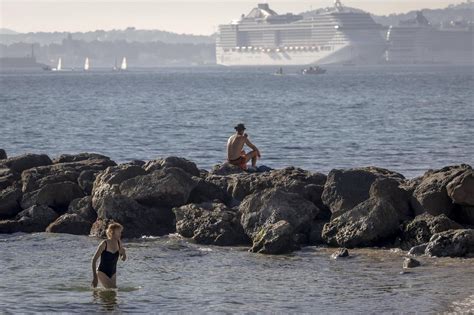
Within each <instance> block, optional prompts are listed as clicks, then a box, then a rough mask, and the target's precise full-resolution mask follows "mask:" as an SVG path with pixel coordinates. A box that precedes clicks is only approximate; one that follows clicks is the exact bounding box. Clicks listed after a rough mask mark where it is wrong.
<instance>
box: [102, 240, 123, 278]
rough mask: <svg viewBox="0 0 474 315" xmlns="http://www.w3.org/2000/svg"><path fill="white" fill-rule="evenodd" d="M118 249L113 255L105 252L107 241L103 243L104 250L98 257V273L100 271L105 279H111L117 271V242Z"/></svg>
mask: <svg viewBox="0 0 474 315" xmlns="http://www.w3.org/2000/svg"><path fill="white" fill-rule="evenodd" d="M118 246H119V249H118V250H117V251H116V252H115V253H111V252H109V251H107V241H105V249H104V251H103V252H102V254H101V255H100V264H99V269H97V270H99V271H102V272H103V273H105V274H106V275H107V277H109V278H112V277H113V275H114V274H115V272H116V271H117V261H118V258H119V256H120V254H119V252H120V241H119V242H118Z"/></svg>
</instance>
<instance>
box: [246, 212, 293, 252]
mask: <svg viewBox="0 0 474 315" xmlns="http://www.w3.org/2000/svg"><path fill="white" fill-rule="evenodd" d="M296 249H298V246H297V244H296V242H295V233H294V229H293V227H292V226H291V224H290V223H288V222H287V221H285V220H280V221H278V222H275V223H271V224H268V225H266V226H264V227H263V228H261V229H260V230H259V232H258V233H257V234H255V236H254V239H253V245H252V248H251V249H250V251H251V252H254V253H260V254H271V255H279V254H286V253H290V252H292V251H294V250H296Z"/></svg>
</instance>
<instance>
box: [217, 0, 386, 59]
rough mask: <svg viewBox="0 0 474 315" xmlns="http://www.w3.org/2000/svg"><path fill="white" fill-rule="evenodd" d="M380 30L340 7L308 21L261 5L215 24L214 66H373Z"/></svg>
mask: <svg viewBox="0 0 474 315" xmlns="http://www.w3.org/2000/svg"><path fill="white" fill-rule="evenodd" d="M385 32H386V29H385V28H384V27H383V26H382V25H380V24H377V23H375V21H374V20H373V19H372V17H371V16H370V14H368V13H364V12H360V11H354V10H351V9H347V8H345V7H343V5H342V4H341V2H340V0H336V1H335V5H334V8H332V9H329V10H327V11H324V12H320V13H317V14H314V15H312V16H310V17H303V16H301V15H294V14H291V13H287V14H283V15H280V14H277V13H276V12H275V11H273V10H272V9H271V8H270V6H269V5H268V4H266V3H264V4H258V6H257V7H256V8H254V9H253V10H251V11H250V13H249V14H247V15H242V16H241V18H240V19H239V20H236V21H232V22H231V23H230V24H225V25H220V26H219V30H218V36H217V40H216V62H217V64H220V65H226V66H252V65H279V66H283V65H310V64H344V63H358V64H361V63H363V64H371V63H372V64H373V63H375V64H376V63H380V62H382V61H383V55H384V52H385V49H386V42H385V38H384V35H385Z"/></svg>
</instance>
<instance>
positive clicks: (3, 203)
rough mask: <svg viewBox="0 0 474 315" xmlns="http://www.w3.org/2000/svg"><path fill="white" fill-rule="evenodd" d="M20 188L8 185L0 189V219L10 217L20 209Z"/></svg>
mask: <svg viewBox="0 0 474 315" xmlns="http://www.w3.org/2000/svg"><path fill="white" fill-rule="evenodd" d="M21 196H22V193H21V188H19V187H15V186H10V187H8V188H5V189H2V190H0V219H1V218H10V217H13V216H15V215H16V214H17V213H18V212H20V211H21V207H20V203H19V201H20V200H21Z"/></svg>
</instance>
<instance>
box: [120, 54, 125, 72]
mask: <svg viewBox="0 0 474 315" xmlns="http://www.w3.org/2000/svg"><path fill="white" fill-rule="evenodd" d="M120 70H122V71H125V70H127V58H126V57H123V59H122V64H121V65H120Z"/></svg>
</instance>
